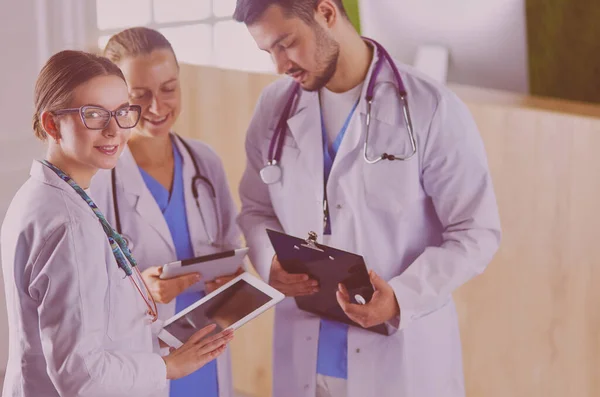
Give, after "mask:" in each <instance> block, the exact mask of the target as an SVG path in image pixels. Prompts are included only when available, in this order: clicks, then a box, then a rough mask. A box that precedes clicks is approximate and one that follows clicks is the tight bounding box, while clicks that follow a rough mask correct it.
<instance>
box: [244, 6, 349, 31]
mask: <svg viewBox="0 0 600 397" xmlns="http://www.w3.org/2000/svg"><path fill="white" fill-rule="evenodd" d="M320 1H321V0H237V5H236V6H235V11H234V13H233V19H235V20H236V21H238V22H243V23H245V24H246V25H252V24H253V23H254V22H256V21H257V20H258V19H260V17H261V16H262V15H263V13H264V12H265V11H266V9H267V8H269V7H270V6H272V5H277V6H279V7H281V8H282V9H283V12H284V13H285V14H286V15H288V16H296V17H298V18H300V19H302V20H303V21H304V22H306V23H308V24H311V23H313V22H314V20H315V15H314V13H315V10H316V9H317V5H318V4H319V3H320ZM332 1H333V2H334V3H335V5H336V6H337V7H338V9H339V10H340V12H341V14H342V15H343V16H345V17H347V14H346V9H345V8H344V3H343V2H342V0H332Z"/></svg>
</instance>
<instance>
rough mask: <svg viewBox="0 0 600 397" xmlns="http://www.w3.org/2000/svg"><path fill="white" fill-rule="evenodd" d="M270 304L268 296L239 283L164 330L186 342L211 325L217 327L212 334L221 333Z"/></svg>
mask: <svg viewBox="0 0 600 397" xmlns="http://www.w3.org/2000/svg"><path fill="white" fill-rule="evenodd" d="M270 300H271V297H270V296H269V295H267V294H265V293H264V292H262V291H261V290H259V289H257V288H255V287H254V286H252V285H251V284H249V283H247V282H246V281H244V280H238V281H237V282H236V283H235V284H233V285H231V286H230V287H229V288H227V289H225V290H223V291H221V292H220V293H219V294H217V295H215V296H213V297H212V298H211V299H209V300H208V301H206V302H204V303H202V304H201V305H200V306H198V307H196V308H195V309H193V310H191V311H190V312H188V313H187V314H186V315H184V316H181V317H179V318H178V319H177V320H175V321H173V322H172V323H171V324H169V325H167V326H166V327H165V330H166V331H167V332H169V333H170V334H171V335H173V336H174V337H175V338H177V339H178V340H179V341H181V342H185V341H187V340H188V339H189V338H190V336H192V335H193V334H194V333H195V332H196V331H198V330H200V329H202V328H204V327H206V326H207V325H210V324H213V323H214V324H216V325H217V328H216V329H215V331H214V332H213V333H217V332H221V331H222V330H224V329H226V328H227V327H229V326H231V325H233V324H235V323H236V322H238V321H239V320H241V319H242V318H244V317H246V316H247V315H248V314H250V313H252V312H253V311H255V310H256V309H258V308H260V307H261V306H263V305H264V304H266V303H268V302H269V301H270Z"/></svg>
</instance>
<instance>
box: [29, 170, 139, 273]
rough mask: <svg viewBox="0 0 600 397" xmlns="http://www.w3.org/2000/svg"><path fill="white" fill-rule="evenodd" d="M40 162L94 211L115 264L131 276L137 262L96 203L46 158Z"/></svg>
mask: <svg viewBox="0 0 600 397" xmlns="http://www.w3.org/2000/svg"><path fill="white" fill-rule="evenodd" d="M41 163H42V164H44V165H45V166H46V167H48V168H50V169H51V170H52V171H54V173H55V174H56V175H58V176H59V177H60V179H62V180H63V181H65V182H67V183H68V184H69V186H71V187H72V188H73V190H75V191H76V192H77V194H79V196H80V197H81V198H82V199H84V200H85V202H86V203H87V204H88V205H89V206H90V208H91V209H92V211H94V214H96V216H97V217H98V220H99V221H100V224H101V225H102V228H103V229H104V233H106V236H107V237H108V242H109V243H110V248H111V249H112V252H113V255H114V256H115V259H116V260H117V264H118V265H119V267H120V268H121V269H123V271H124V272H125V274H126V275H127V276H131V275H132V273H133V271H132V268H133V267H134V266H137V262H136V261H135V259H133V255H131V251H129V248H128V247H127V243H125V240H123V237H121V235H120V234H118V233H117V232H115V231H114V229H113V228H112V227H111V226H110V224H109V223H108V221H107V220H106V218H105V217H104V215H102V212H100V210H99V209H98V207H97V206H96V204H95V203H94V202H93V201H92V199H91V198H90V196H88V195H87V193H86V192H85V191H84V190H83V189H82V188H81V187H80V186H79V185H78V184H77V183H76V182H75V181H74V180H73V179H72V178H71V177H70V176H68V175H67V174H65V173H64V172H63V171H61V170H60V169H59V168H58V167H56V166H54V165H53V164H51V163H50V162H48V161H46V160H42V161H41Z"/></svg>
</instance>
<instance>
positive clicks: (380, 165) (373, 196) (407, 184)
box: [362, 120, 424, 214]
mask: <svg viewBox="0 0 600 397" xmlns="http://www.w3.org/2000/svg"><path fill="white" fill-rule="evenodd" d="M367 147H368V149H367V150H368V155H369V158H371V159H373V158H376V157H378V156H380V155H381V154H383V153H388V154H394V155H401V156H403V155H404V156H405V155H408V154H410V153H411V150H412V146H411V144H410V139H409V138H408V134H407V133H406V130H405V127H404V126H403V125H400V126H398V125H389V124H386V123H384V122H382V121H379V120H373V121H372V123H371V134H370V136H369V142H368V146H367ZM362 163H363V164H362V167H363V172H362V175H363V182H364V198H365V202H366V205H367V206H369V207H371V208H373V209H376V210H380V211H385V212H389V213H392V214H400V213H402V212H403V211H406V209H407V208H408V207H409V206H410V205H411V203H414V202H415V201H417V200H419V199H421V198H422V197H423V196H424V191H423V189H422V185H421V178H420V167H419V160H418V152H417V153H416V154H415V155H414V156H413V157H411V158H409V159H407V160H404V161H402V160H393V161H390V160H381V161H379V162H377V163H375V164H368V163H367V162H365V161H363V162H362Z"/></svg>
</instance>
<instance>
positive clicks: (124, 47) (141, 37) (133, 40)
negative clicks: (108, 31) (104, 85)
mask: <svg viewBox="0 0 600 397" xmlns="http://www.w3.org/2000/svg"><path fill="white" fill-rule="evenodd" d="M162 48H166V49H168V50H170V51H171V52H172V53H173V57H175V63H177V65H179V63H178V62H177V56H175V51H173V46H171V43H170V42H169V40H167V38H166V37H165V36H163V35H162V33H160V32H159V31H157V30H154V29H150V28H145V27H136V28H130V29H125V30H123V31H121V32H119V33H117V34H115V35H113V36H112V37H111V38H110V39H109V40H108V43H106V47H105V48H104V56H105V57H107V58H108V59H110V60H111V61H113V62H114V63H116V64H118V63H119V62H120V61H121V60H122V59H123V58H127V57H135V56H137V55H144V54H150V53H151V52H152V51H154V50H159V49H162Z"/></svg>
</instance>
